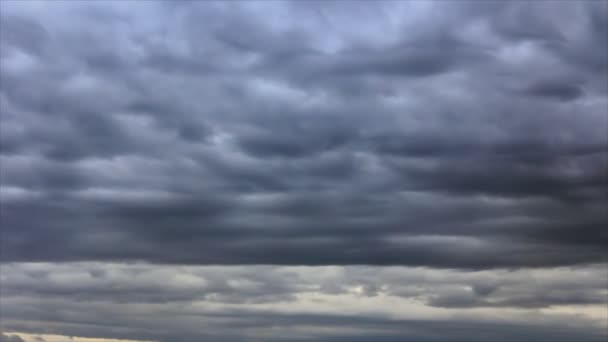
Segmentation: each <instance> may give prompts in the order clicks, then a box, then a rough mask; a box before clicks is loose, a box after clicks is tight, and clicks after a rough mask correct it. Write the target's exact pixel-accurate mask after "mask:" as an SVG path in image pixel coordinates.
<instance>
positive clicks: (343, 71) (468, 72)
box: [0, 2, 608, 268]
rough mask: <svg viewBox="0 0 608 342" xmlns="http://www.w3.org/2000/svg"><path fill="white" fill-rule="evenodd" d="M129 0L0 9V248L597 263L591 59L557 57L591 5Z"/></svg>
mask: <svg viewBox="0 0 608 342" xmlns="http://www.w3.org/2000/svg"><path fill="white" fill-rule="evenodd" d="M132 6H135V8H139V7H137V5H134V4H130V3H129V4H126V5H124V7H121V6H118V5H117V6H109V7H107V8H103V7H104V6H101V8H97V7H98V6H92V7H86V6H79V7H78V8H77V9H70V10H66V11H67V12H65V13H64V14H61V13H63V12H61V8H63V7H62V6H58V7H57V9H56V11H58V15H59V17H61V15H68V14H73V15H74V16H75V18H77V19H76V20H75V21H74V22H72V23H69V24H68V23H66V22H62V21H61V20H58V19H54V18H50V17H46V16H44V15H43V14H41V13H39V12H37V10H36V9H35V7H34V9H30V11H29V12H28V11H27V10H21V9H20V8H19V6H17V5H10V6H9V5H7V6H5V7H6V10H5V11H3V12H4V13H3V15H2V32H3V34H2V35H1V39H2V40H1V41H2V50H3V55H2V56H3V57H2V63H3V64H2V84H1V96H0V100H1V103H2V121H3V125H2V126H3V127H2V134H1V136H2V187H3V201H2V207H3V211H4V214H3V217H2V220H3V222H4V224H3V226H4V227H5V228H4V229H3V230H4V232H3V233H4V239H3V241H9V242H10V243H6V244H5V246H4V248H3V258H4V259H5V260H7V261H9V260H10V261H19V260H28V261H46V260H71V261H77V260H114V261H117V260H147V261H152V262H160V263H165V262H168V263H182V262H183V263H194V264H196V263H202V264H205V263H214V264H241V263H251V264H256V263H265V264H290V265H296V264H310V265H323V264H378V265H412V266H416V265H421V266H439V267H462V268H491V267H517V266H556V265H573V264H580V263H586V262H598V261H600V260H603V259H602V258H603V257H604V253H603V252H602V250H603V248H604V247H605V246H606V245H607V240H606V235H605V234H604V233H603V229H602V226H603V225H604V223H605V217H604V215H603V214H602V213H601V211H600V210H598V209H597V208H598V207H600V206H601V205H602V203H605V196H603V194H604V193H605V191H606V178H605V176H604V175H605V165H604V164H603V160H604V159H605V158H606V155H607V154H608V147H607V144H606V134H605V129H603V127H604V126H605V118H606V96H605V94H601V93H600V92H598V91H599V90H600V89H601V86H600V84H601V83H602V82H603V81H605V74H603V73H597V72H592V71H591V69H586V68H584V65H581V64H580V61H581V60H580V59H578V58H579V57H574V56H573V55H571V54H573V53H578V52H574V50H575V48H577V47H578V46H579V45H580V46H583V45H584V46H585V47H589V48H593V51H596V52H597V53H602V51H603V50H605V49H606V43H605V41H603V40H601V39H598V38H597V35H598V30H602V29H603V28H604V26H605V25H603V23H605V21H606V20H605V12H602V11H599V14H598V11H597V9H596V8H595V7H596V5H592V4H587V3H576V4H564V5H556V4H554V3H548V4H546V5H544V4H527V3H521V2H516V3H514V4H512V5H500V6H499V5H498V4H496V5H493V4H489V5H487V6H486V5H484V6H479V8H470V7H469V4H468V3H467V2H463V3H462V5H459V6H456V5H455V4H445V5H444V4H442V3H436V4H432V6H431V7H434V6H447V7H455V11H454V12H453V13H452V14H442V15H439V17H438V20H439V19H441V20H439V21H438V24H437V25H430V24H422V23H417V22H416V20H415V19H414V18H409V17H407V16H406V15H405V13H404V14H403V18H401V19H400V17H399V15H397V14H396V13H391V10H393V11H396V12H398V11H399V8H400V7H399V6H400V5H398V3H390V2H389V3H384V4H379V5H378V7H377V9H381V11H380V12H381V13H383V14H382V16H383V17H384V20H378V19H373V18H370V17H369V15H368V14H366V12H367V11H371V9H365V10H363V9H361V8H358V7H357V8H358V9H357V8H353V9H349V11H354V12H353V13H354V14H357V15H358V16H359V18H360V20H361V21H362V22H365V23H367V25H368V27H369V30H368V31H365V30H362V31H357V30H356V29H355V28H354V27H351V26H350V25H352V23H350V19H349V18H346V17H344V16H343V15H342V14H340V13H341V11H344V10H346V9H345V8H343V6H341V5H339V4H323V3H311V4H309V5H295V6H292V5H290V4H288V3H285V4H280V5H268V6H269V7H268V8H267V9H266V10H267V12H266V14H261V13H258V11H259V10H261V8H263V7H264V6H262V7H260V8H255V7H253V8H249V7H247V6H240V5H238V4H218V5H217V6H216V5H205V6H203V5H201V4H191V5H190V4H184V5H183V6H169V7H166V6H165V5H160V4H154V5H149V6H142V7H141V9H140V10H141V11H144V12H146V13H148V14H149V15H150V17H151V18H157V19H158V20H156V21H155V20H152V19H150V18H146V17H141V16H140V15H139V14H128V13H127V12H126V11H127V10H128V9H129V8H131V7H132ZM412 6H414V5H413V4H412ZM429 6H430V5H429ZM363 7H365V6H363ZM374 7H375V6H374ZM498 7H501V8H502V10H503V11H498ZM600 7H601V6H600ZM68 8H69V6H68ZM401 10H403V9H401ZM412 10H417V11H420V13H421V15H425V13H427V12H426V11H430V10H431V9H430V8H426V7H425V6H414V7H412ZM569 10H573V11H576V13H577V14H576V18H577V20H576V21H574V22H573V24H571V25H572V27H573V29H572V30H570V31H568V32H565V31H564V29H563V28H561V27H560V26H559V25H558V24H559V19H560V18H562V17H563V16H564V15H565V13H566V12H567V11H569ZM565 11H566V12H565ZM380 12H379V13H380ZM95 13H99V15H95ZM102 13H103V15H102ZM281 13H283V14H281ZM284 13H291V14H290V15H291V16H293V17H294V18H299V19H298V20H295V21H286V20H285V19H284V17H282V16H283V15H284ZM91 15H93V19H94V20H93V19H91V20H93V21H94V22H98V23H99V25H86V24H85V23H86V20H88V19H86V18H89V17H90V16H91ZM264 15H266V16H267V17H264ZM406 17H407V18H406ZM180 18H181V19H180ZM199 18H208V19H209V21H208V22H207V21H204V20H200V19H199ZM219 18H226V21H222V20H219ZM408 18H409V19H408ZM398 19H400V20H398ZM391 20H393V21H395V23H394V24H390V25H389V23H391ZM515 20H519V21H520V22H522V24H518V25H515V24H514V21H515ZM160 22H162V23H163V25H160V24H159V23H160ZM313 23H314V24H315V25H316V24H318V25H325V26H328V28H330V29H331V30H329V31H328V34H327V35H325V36H323V35H321V34H320V32H318V31H317V29H316V28H315V27H314V26H315V25H313ZM523 23H530V25H525V24H523ZM383 25H384V26H386V27H385V29H386V30H389V31H390V32H393V35H392V36H390V37H389V36H385V35H384V36H383V35H382V34H381V32H382V30H380V28H382V27H383ZM161 26H162V27H161ZM558 33H559V34H558ZM374 37H375V39H374ZM32 41H35V42H36V44H32V43H31V42H32ZM539 41H540V42H542V44H541V43H539ZM591 41H592V42H593V44H592V43H590V42H591ZM24 44H25V45H24ZM28 44H31V45H28ZM555 44H558V45H555ZM559 44H561V45H559ZM564 44H566V45H564ZM568 44H570V45H568ZM577 44H578V45H577ZM34 47H36V48H34ZM566 47H567V48H566ZM580 58H584V57H580ZM353 87H354V88H353ZM598 87H600V88H598ZM353 91H354V92H353ZM583 137H584V138H583ZM438 199H440V201H437V200H438ZM522 199H530V201H529V203H530V204H531V205H533V206H534V208H535V209H532V208H531V207H530V208H527V207H526V206H517V207H516V206H514V205H512V204H511V203H512V202H513V201H517V200H522ZM441 201H444V202H445V204H442V202H441ZM471 202H474V203H471ZM459 203H468V204H466V207H467V208H466V210H467V211H465V212H462V213H460V214H454V213H453V211H454V210H452V209H450V208H456V207H457V206H458V205H459ZM549 208H552V210H553V209H555V210H557V212H559V214H557V213H556V212H552V210H549ZM535 210H538V211H536V212H535ZM496 215H499V216H501V217H504V221H506V222H509V217H512V218H513V219H511V220H510V222H513V223H494V222H492V220H491V219H490V218H491V217H492V216H496ZM556 215H558V216H556ZM523 216H527V217H533V219H532V220H528V221H529V222H526V220H525V219H523ZM520 217H521V218H522V219H521V220H518V218H520ZM40 222H44V223H45V224H41V223H40ZM581 232H582V233H581ZM442 236H445V237H446V238H444V239H442ZM49 237H52V238H53V241H56V243H57V244H56V245H53V246H48V244H47V241H48V240H47V239H48V238H49ZM395 237H399V238H398V239H396V240H395V239H394V238H395ZM427 237H428V238H427ZM451 237H454V238H455V239H450V238H451ZM467 239H468V240H467ZM395 241H400V242H398V243H397V242H395ZM462 241H476V242H475V243H476V245H475V246H477V247H476V248H477V249H478V250H477V251H476V253H479V254H475V255H471V254H470V246H469V245H467V243H466V242H462ZM117 244H118V246H122V247H120V248H119V247H118V246H117ZM55 246H57V247H55ZM58 246H61V247H60V248H59V247H58ZM312 250H314V251H315V252H314V253H312V252H311V251H312ZM520 255H521V256H520Z"/></svg>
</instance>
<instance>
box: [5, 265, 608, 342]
mask: <svg viewBox="0 0 608 342" xmlns="http://www.w3.org/2000/svg"><path fill="white" fill-rule="evenodd" d="M4 268H5V269H4V270H3V278H2V283H3V311H2V313H3V325H2V326H3V328H4V329H5V331H21V332H26V333H27V332H30V333H41V332H44V333H46V334H52V333H61V334H63V335H74V336H82V337H96V338H106V339H108V338H112V339H117V338H119V339H140V340H153V341H159V340H160V341H200V340H201V339H209V338H211V339H215V338H220V337H221V339H222V340H225V341H246V340H250V341H258V340H259V341H266V340H271V341H275V340H277V341H302V340H320V341H347V340H352V339H354V340H355V341H359V340H361V341H365V340H369V339H371V338H373V339H379V340H380V341H385V340H386V341H397V340H400V341H487V340H492V341H513V340H521V339H526V340H531V341H548V340H551V341H567V340H573V339H574V340H577V341H601V340H602V339H605V338H606V334H605V329H604V330H603V328H602V327H603V323H604V322H605V319H606V315H605V310H604V309H605V307H604V306H603V304H602V301H603V298H605V297H606V295H608V291H607V289H606V288H605V276H606V271H605V268H604V266H603V265H590V266H586V267H582V268H576V269H573V268H566V267H561V268H551V269H543V270H538V269H522V270H518V271H506V270H493V271H474V272H472V271H446V270H436V269H428V268H409V267H369V266H368V267H364V266H346V267H344V266H325V267H302V266H297V267H293V266H288V267H285V266H280V267H279V266H158V265H149V264H114V263H99V262H97V263H69V264H49V263H15V264H13V263H9V264H5V265H4ZM25 317H26V318H27V320H24V318H25ZM448 337H449V338H448ZM9 341H12V340H9Z"/></svg>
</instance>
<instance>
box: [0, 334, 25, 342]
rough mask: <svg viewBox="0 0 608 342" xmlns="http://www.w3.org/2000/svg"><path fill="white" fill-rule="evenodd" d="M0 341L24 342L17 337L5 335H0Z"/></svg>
mask: <svg viewBox="0 0 608 342" xmlns="http://www.w3.org/2000/svg"><path fill="white" fill-rule="evenodd" d="M0 341H2V342H25V341H23V339H22V338H21V337H19V335H7V334H4V333H0Z"/></svg>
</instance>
